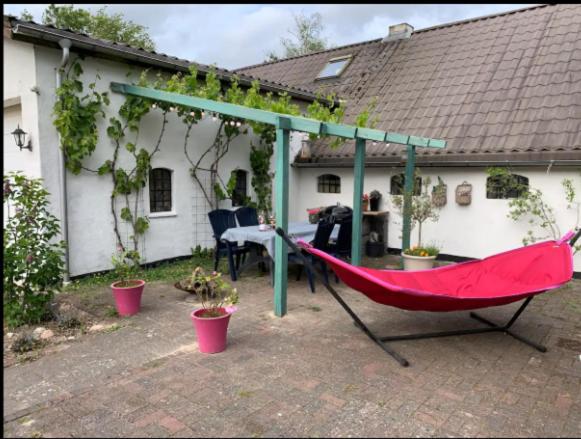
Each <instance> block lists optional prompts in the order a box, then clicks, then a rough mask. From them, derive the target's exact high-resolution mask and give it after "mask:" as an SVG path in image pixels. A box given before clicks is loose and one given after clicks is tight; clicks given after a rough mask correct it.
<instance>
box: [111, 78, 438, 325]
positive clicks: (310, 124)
mask: <svg viewBox="0 0 581 439" xmlns="http://www.w3.org/2000/svg"><path fill="white" fill-rule="evenodd" d="M111 90H112V91H114V92H117V93H122V94H126V95H131V96H137V97H141V98H146V99H150V100H152V101H155V102H167V103H169V104H173V105H179V106H184V107H188V108H195V109H199V110H204V111H208V112H213V113H220V114H223V115H226V116H229V117H233V118H238V119H244V120H252V121H254V122H262V123H266V124H270V125H274V126H275V127H276V151H275V153H276V174H275V190H276V199H275V215H276V221H277V224H278V225H279V226H280V227H281V228H282V229H283V230H284V231H285V232H287V231H288V195H289V194H288V183H289V182H288V179H289V174H288V167H289V134H290V131H291V130H292V131H301V132H304V133H310V134H318V135H330V136H337V137H343V138H347V139H355V165H354V186H353V238H352V239H353V242H352V244H353V245H352V262H353V264H355V265H359V264H360V261H361V228H362V215H363V212H362V210H361V204H362V203H361V198H362V195H363V180H364V174H365V141H366V140H372V141H376V142H388V143H399V144H402V145H407V149H408V162H407V165H406V192H409V193H410V194H411V189H410V184H409V182H412V183H413V178H407V177H409V175H413V166H414V163H415V147H416V146H420V147H424V148H444V147H445V146H446V142H445V141H444V140H440V139H430V138H427V137H416V136H407V135H405V134H399V133H389V132H386V131H381V130H376V129H372V128H359V127H355V126H352V125H344V124H337V123H329V122H321V121H318V120H314V119H309V118H306V117H301V116H291V115H289V114H280V113H275V112H271V111H265V110H259V109H256V108H249V107H245V106H242V105H236V104H230V103H227V102H219V101H214V100H210V99H203V98H199V97H196V96H187V95H182V94H179V93H170V92H166V91H161V90H155V89H152V88H147V87H139V86H136V85H130V84H122V83H119V82H112V83H111ZM412 187H413V185H412ZM410 201H411V196H409V197H406V201H405V202H404V203H405V204H406V206H407V208H406V207H405V206H404V211H409V202H410ZM404 224H406V218H405V216H404ZM407 224H408V226H407V227H405V226H404V242H408V243H409V235H410V227H409V214H408V217H407ZM406 234H407V235H406ZM287 251H288V250H287V245H286V243H285V242H284V240H283V239H282V238H280V237H279V236H278V235H277V236H276V238H275V261H274V263H275V269H274V271H275V280H274V286H275V288H274V299H275V300H274V312H275V314H276V315H277V316H280V317H282V316H283V315H285V314H286V294H287V276H288V274H287V264H288V253H287Z"/></svg>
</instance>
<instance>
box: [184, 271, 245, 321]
mask: <svg viewBox="0 0 581 439" xmlns="http://www.w3.org/2000/svg"><path fill="white" fill-rule="evenodd" d="M182 286H183V287H184V288H187V289H188V290H189V291H193V292H195V293H196V294H197V295H198V297H199V298H200V300H201V302H202V307H203V308H204V312H203V313H202V314H201V315H200V316H199V317H208V318H209V317H219V316H221V315H224V314H231V313H233V312H235V311H237V309H238V308H237V307H236V306H234V305H236V304H237V303H238V299H239V297H238V291H237V290H236V288H232V286H231V285H230V284H229V283H228V282H226V281H225V280H224V279H222V273H219V272H217V271H213V272H212V273H210V274H207V273H206V272H205V271H204V269H203V268H202V267H196V268H195V269H194V271H193V272H192V275H191V276H190V277H188V278H187V279H186V280H184V281H182Z"/></svg>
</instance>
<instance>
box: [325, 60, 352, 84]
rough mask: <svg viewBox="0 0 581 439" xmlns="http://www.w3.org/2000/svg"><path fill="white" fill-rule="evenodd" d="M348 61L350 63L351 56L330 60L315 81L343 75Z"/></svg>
mask: <svg viewBox="0 0 581 439" xmlns="http://www.w3.org/2000/svg"><path fill="white" fill-rule="evenodd" d="M349 61H351V55H348V56H342V57H340V58H333V59H330V60H329V62H328V63H327V65H326V66H325V67H324V68H323V70H321V73H319V76H317V79H325V78H336V77H337V76H339V75H341V73H343V70H345V68H346V67H347V65H348V64H349Z"/></svg>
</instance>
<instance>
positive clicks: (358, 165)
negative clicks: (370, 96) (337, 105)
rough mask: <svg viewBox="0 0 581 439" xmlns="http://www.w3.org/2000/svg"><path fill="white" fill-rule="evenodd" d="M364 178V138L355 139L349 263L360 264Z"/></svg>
mask: <svg viewBox="0 0 581 439" xmlns="http://www.w3.org/2000/svg"><path fill="white" fill-rule="evenodd" d="M364 179H365V139H360V138H357V139H355V164H354V167H353V233H352V236H351V263H352V264H353V265H361V233H362V222H363V212H362V211H361V205H362V197H363V181H364Z"/></svg>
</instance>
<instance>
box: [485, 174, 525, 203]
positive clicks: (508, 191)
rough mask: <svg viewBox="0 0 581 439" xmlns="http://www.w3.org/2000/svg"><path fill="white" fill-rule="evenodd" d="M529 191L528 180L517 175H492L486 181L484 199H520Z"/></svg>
mask: <svg viewBox="0 0 581 439" xmlns="http://www.w3.org/2000/svg"><path fill="white" fill-rule="evenodd" d="M528 190H529V179H528V178H527V177H523V176H522V175H517V174H508V175H494V176H490V177H488V178H487V179H486V198H489V199H508V198H520V197H522V196H523V195H524V194H525V193H526V192H527V191H528Z"/></svg>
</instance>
